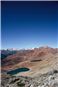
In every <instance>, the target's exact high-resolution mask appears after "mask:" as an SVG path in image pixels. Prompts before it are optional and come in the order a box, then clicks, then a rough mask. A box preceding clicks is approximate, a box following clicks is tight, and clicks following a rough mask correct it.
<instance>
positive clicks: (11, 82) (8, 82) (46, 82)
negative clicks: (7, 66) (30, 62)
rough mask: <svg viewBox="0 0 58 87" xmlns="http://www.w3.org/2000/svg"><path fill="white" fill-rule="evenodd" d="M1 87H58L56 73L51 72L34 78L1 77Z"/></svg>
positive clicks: (57, 72)
mask: <svg viewBox="0 0 58 87" xmlns="http://www.w3.org/2000/svg"><path fill="white" fill-rule="evenodd" d="M1 87H58V71H57V70H53V71H49V72H48V73H45V74H39V75H37V76H36V77H33V78H31V77H23V76H8V77H6V75H5V78H4V77H2V83H1Z"/></svg>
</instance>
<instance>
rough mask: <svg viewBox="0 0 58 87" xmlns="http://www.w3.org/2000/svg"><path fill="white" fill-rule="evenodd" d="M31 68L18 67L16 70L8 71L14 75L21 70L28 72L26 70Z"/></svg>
mask: <svg viewBox="0 0 58 87" xmlns="http://www.w3.org/2000/svg"><path fill="white" fill-rule="evenodd" d="M29 70H30V69H29V68H25V67H24V68H18V69H15V70H11V71H8V72H7V74H10V75H14V74H17V73H19V72H26V71H29Z"/></svg>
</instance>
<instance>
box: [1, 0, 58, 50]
mask: <svg viewBox="0 0 58 87" xmlns="http://www.w3.org/2000/svg"><path fill="white" fill-rule="evenodd" d="M57 5H58V3H57V2H51V1H50V2H46V1H45V2H42V1H41V2H39V1H38V2H37V1H36V2H34V1H32V2H30V1H29V2H26V1H25V2H20V1H19V2H15V1H14V2H12V1H10V2H2V8H1V14H2V15H1V24H2V25H1V28H2V29H1V34H2V48H3V49H4V48H5V49H6V48H20V49H21V48H33V47H39V46H45V45H48V46H51V47H57V28H58V11H57V9H58V6H57Z"/></svg>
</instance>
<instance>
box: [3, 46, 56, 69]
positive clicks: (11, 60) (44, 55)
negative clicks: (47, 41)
mask: <svg viewBox="0 0 58 87" xmlns="http://www.w3.org/2000/svg"><path fill="white" fill-rule="evenodd" d="M57 53H58V48H51V47H48V46H46V47H40V48H34V49H29V50H12V51H10V50H2V51H1V59H2V60H1V66H2V70H9V69H12V68H13V67H14V66H15V65H17V64H20V66H19V67H21V66H25V65H26V61H30V62H34V61H35V62H37V61H42V60H44V59H48V58H49V57H51V56H53V55H56V54H57ZM26 66H27V65H26ZM28 66H29V65H28ZM6 67H7V68H6ZM14 68H15V67H14Z"/></svg>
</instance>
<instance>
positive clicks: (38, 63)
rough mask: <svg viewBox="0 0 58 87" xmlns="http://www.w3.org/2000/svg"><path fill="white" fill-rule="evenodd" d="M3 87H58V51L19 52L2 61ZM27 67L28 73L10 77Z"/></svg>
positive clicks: (43, 48) (39, 49) (46, 48)
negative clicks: (15, 71) (16, 70)
mask: <svg viewBox="0 0 58 87" xmlns="http://www.w3.org/2000/svg"><path fill="white" fill-rule="evenodd" d="M1 67H2V68H1V69H2V75H1V76H2V84H1V86H2V87H58V49H57V48H50V47H40V48H35V49H32V50H23V51H18V52H16V54H13V55H10V56H8V57H6V58H5V59H3V60H2V66H1ZM22 67H26V68H29V69H30V70H29V71H28V72H21V73H17V74H15V75H8V74H7V73H6V72H7V71H9V70H13V69H17V68H22Z"/></svg>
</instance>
